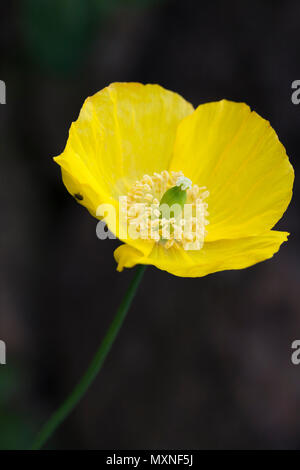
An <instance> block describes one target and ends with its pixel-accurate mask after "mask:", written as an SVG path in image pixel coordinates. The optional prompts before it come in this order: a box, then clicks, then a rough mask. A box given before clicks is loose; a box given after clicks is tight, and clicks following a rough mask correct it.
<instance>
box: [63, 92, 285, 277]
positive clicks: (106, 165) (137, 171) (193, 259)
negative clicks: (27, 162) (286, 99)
mask: <svg viewBox="0 0 300 470" xmlns="http://www.w3.org/2000/svg"><path fill="white" fill-rule="evenodd" d="M55 160H56V162H57V163H58V164H59V165H60V166H61V169H62V177H63V181H64V184H65V185H66V187H67V189H68V191H69V192H70V193H71V194H72V195H73V196H74V197H75V198H76V200H77V201H78V202H79V203H80V204H82V205H84V206H85V207H86V208H87V209H88V210H89V211H90V213H91V214H92V215H93V216H95V217H98V218H101V217H102V216H103V215H104V217H105V221H106V223H107V225H108V227H109V229H110V230H111V231H112V232H114V233H115V234H116V236H118V237H119V238H120V239H121V240H122V241H124V242H125V243H124V244H122V245H121V246H120V247H119V248H117V249H116V251H115V258H116V261H117V262H118V270H122V269H123V268H124V267H132V266H134V265H136V264H152V265H155V266H157V267H158V268H160V269H163V270H166V271H168V272H170V273H172V274H175V275H178V276H191V277H197V276H204V275H206V274H209V273H212V272H216V271H221V270H226V269H241V268H245V267H248V266H251V265H253V264H255V263H258V262H259V261H263V260H265V259H267V258H270V257H272V256H273V254H274V253H275V252H277V251H278V249H279V247H280V245H281V243H282V242H284V241H286V240H287V236H288V233H286V232H279V231H275V230H272V228H273V227H274V225H275V224H276V222H277V221H278V220H279V219H280V218H281V216H282V215H283V213H284V211H285V210H286V208H287V206H288V204H289V202H290V199H291V196H292V187H293V179H294V172H293V168H292V166H291V164H290V163H289V160H288V157H287V155H286V152H285V149H284V147H283V145H282V144H281V143H280V142H279V140H278V138H277V135H276V133H275V131H274V130H273V129H272V127H271V126H270V124H269V122H268V121H266V120H265V119H263V118H262V117H260V116H259V115H258V114H256V113H255V112H253V111H251V110H250V108H249V107H248V106H247V105H245V104H243V103H235V102H231V101H227V100H222V101H219V102H213V103H207V104H203V105H200V106H199V107H198V108H197V109H196V110H194V108H193V107H192V105H191V104H190V103H188V102H187V101H185V100H184V99H183V98H182V97H181V96H179V95H178V94H176V93H173V92H171V91H168V90H165V89H164V88H162V87H160V86H158V85H142V84H139V83H114V84H112V85H110V86H108V87H106V88H104V89H103V90H101V91H100V92H98V93H96V94H95V95H94V96H92V97H90V98H88V99H87V100H86V101H85V103H84V105H83V107H82V109H81V112H80V115H79V118H78V120H77V121H76V122H74V123H73V124H72V126H71V129H70V133H69V139H68V142H67V145H66V148H65V150H64V152H63V153H62V154H61V155H60V156H59V157H56V158H55ZM108 205H109V206H110V207H112V208H113V211H112V212H109V211H108V212H107V213H105V214H104V212H106V211H105V210H103V213H102V212H101V210H99V208H103V207H105V208H107V207H108Z"/></svg>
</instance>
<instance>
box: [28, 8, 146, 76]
mask: <svg viewBox="0 0 300 470" xmlns="http://www.w3.org/2000/svg"><path fill="white" fill-rule="evenodd" d="M154 2H155V0H23V1H22V25H23V39H24V44H25V48H26V50H27V54H28V56H29V58H30V60H31V61H32V62H34V63H35V64H36V65H38V66H39V67H41V68H42V69H44V70H46V71H48V72H50V71H53V72H55V73H61V74H68V73H71V72H72V71H74V70H75V69H76V68H77V67H78V66H79V65H80V64H81V63H82V60H83V59H84V57H85V55H86V53H87V51H88V48H89V46H90V44H91V42H92V40H93V38H94V36H95V33H96V32H97V31H99V28H100V29H101V27H102V26H103V24H104V22H105V20H106V19H107V18H108V17H109V15H111V14H112V13H113V12H114V11H115V10H116V9H117V8H119V7H122V6H123V7H126V6H128V7H129V6H131V7H132V6H134V7H136V8H138V7H145V6H147V5H148V4H151V3H154Z"/></svg>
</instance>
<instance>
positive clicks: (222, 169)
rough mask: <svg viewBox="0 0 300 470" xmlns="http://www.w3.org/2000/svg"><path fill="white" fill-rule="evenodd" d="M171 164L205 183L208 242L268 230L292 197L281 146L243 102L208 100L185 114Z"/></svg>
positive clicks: (291, 173) (290, 176) (290, 172)
mask: <svg viewBox="0 0 300 470" xmlns="http://www.w3.org/2000/svg"><path fill="white" fill-rule="evenodd" d="M170 168H171V170H176V171H179V170H181V171H183V173H184V174H185V176H187V177H188V178H191V179H192V181H193V182H194V183H197V184H198V185H200V186H206V187H207V189H208V191H209V193H210V195H209V197H208V199H207V202H208V212H209V217H208V219H209V225H208V226H207V231H208V234H207V238H206V240H210V241H213V240H218V239H224V238H226V239H227V238H240V237H246V236H250V235H259V234H260V233H262V232H264V231H265V230H269V229H271V228H272V227H273V226H274V225H275V224H276V222H277V221H278V220H279V219H280V218H281V217H282V215H283V213H284V211H285V210H286V208H287V206H288V204H289V202H290V199H291V197H292V187H293V180H294V171H293V168H292V166H291V164H290V163H289V160H288V157H287V155H286V152H285V149H284V147H283V145H282V144H281V143H280V142H279V140H278V137H277V135H276V133H275V131H274V130H273V129H272V127H271V126H270V123H269V122H268V121H266V120H265V119H263V118H262V117H260V116H259V115H258V114H257V113H255V112H253V111H252V112H251V110H250V108H249V107H248V106H247V105H245V104H243V103H234V102H230V101H227V100H222V101H219V102H215V103H207V104H203V105H200V106H199V107H198V108H197V109H196V110H195V112H194V113H193V114H191V115H190V116H188V117H186V118H185V119H184V120H183V121H182V122H181V124H180V125H179V127H178V133H177V137H176V141H175V149H174V158H173V160H172V162H171V166H170Z"/></svg>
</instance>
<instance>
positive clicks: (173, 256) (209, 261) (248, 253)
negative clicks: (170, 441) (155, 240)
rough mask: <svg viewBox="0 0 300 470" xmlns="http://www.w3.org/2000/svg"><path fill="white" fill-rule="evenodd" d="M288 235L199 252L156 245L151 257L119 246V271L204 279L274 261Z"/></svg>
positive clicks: (227, 242) (221, 244)
mask: <svg viewBox="0 0 300 470" xmlns="http://www.w3.org/2000/svg"><path fill="white" fill-rule="evenodd" d="M288 235H289V234H288V233H287V232H278V231H275V230H270V231H268V232H265V233H264V234H261V235H259V236H254V237H246V238H240V239H230V240H218V241H214V242H207V243H205V244H204V246H203V248H202V249H201V250H198V251H184V250H183V249H181V248H177V247H171V248H169V249H168V250H167V249H165V248H164V247H163V246H162V245H159V244H156V245H155V246H154V247H153V250H152V252H151V254H150V255H149V256H143V255H142V253H140V252H139V251H138V250H136V249H134V248H132V247H130V246H128V245H121V246H119V247H118V248H117V249H116V250H115V253H114V256H115V259H116V261H117V263H118V268H117V269H118V271H122V269H123V268H124V267H126V268H131V267H133V266H135V265H136V264H152V265H154V266H156V267H157V268H159V269H162V270H164V271H168V272H169V273H171V274H174V275H176V276H182V277H202V276H206V275H207V274H210V273H214V272H217V271H225V270H229V269H230V270H231V269H243V268H247V267H248V266H252V265H253V264H256V263H259V262H260V261H264V260H266V259H268V258H271V257H272V256H273V255H274V253H276V252H277V251H278V250H279V248H280V245H281V244H282V243H283V242H284V241H286V240H287V237H288Z"/></svg>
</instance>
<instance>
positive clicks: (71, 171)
mask: <svg viewBox="0 0 300 470" xmlns="http://www.w3.org/2000/svg"><path fill="white" fill-rule="evenodd" d="M192 112H193V107H192V105H191V104H190V103H188V102H187V101H185V100H184V99H183V98H182V97H181V96H180V95H178V94H177V93H173V92H171V91H168V90H165V89H164V88H162V87H161V86H159V85H142V84H140V83H113V84H111V85H110V86H108V87H106V88H104V89H103V90H101V91H99V92H98V93H96V94H95V95H93V96H91V97H89V98H87V100H86V101H85V103H84V105H83V107H82V109H81V111H80V114H79V117H78V120H77V121H76V122H74V123H73V124H72V126H71V129H70V133H69V139H68V142H67V145H66V148H65V150H64V152H63V153H62V154H61V155H60V156H59V157H56V158H55V159H54V160H55V161H56V162H57V163H58V164H59V165H60V166H61V167H62V173H63V180H64V183H65V185H66V187H67V189H68V191H69V192H70V193H71V194H73V195H75V194H80V195H81V197H82V199H81V200H80V201H79V202H80V203H81V204H82V205H84V206H86V207H87V209H88V210H89V211H90V213H91V214H92V215H93V216H96V212H97V208H98V206H99V205H100V204H107V203H109V204H112V205H113V206H114V207H115V209H116V211H117V212H118V197H119V196H121V195H126V194H127V191H128V189H129V188H130V186H131V185H132V183H133V182H135V180H136V179H139V178H141V177H142V176H143V175H144V174H152V173H154V172H160V171H162V170H165V169H167V168H168V167H169V164H170V161H171V156H172V153H173V148H174V141H175V135H176V130H177V127H178V124H179V122H180V121H181V120H182V119H183V118H184V117H185V116H187V115H188V114H190V113H192ZM75 197H76V196H75ZM105 220H106V222H107V225H108V227H109V228H110V230H111V231H112V232H116V235H117V236H119V233H118V213H117V220H116V223H117V228H116V230H113V227H112V224H111V223H110V220H107V219H105ZM127 241H128V243H130V244H131V245H132V246H136V247H137V248H138V249H140V250H142V251H143V253H144V254H145V253H148V252H149V250H150V251H151V249H152V245H153V243H151V242H149V241H145V240H140V239H139V240H127Z"/></svg>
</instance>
